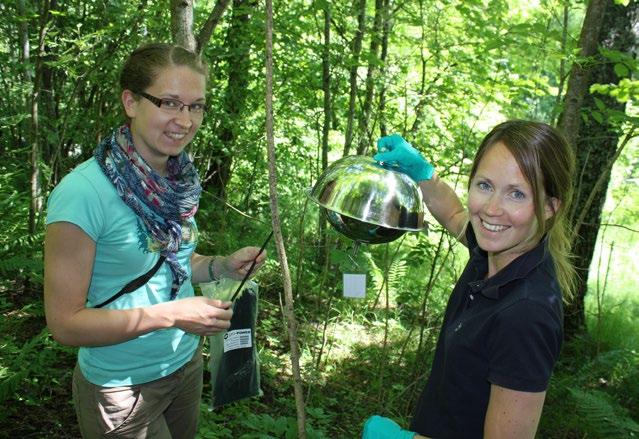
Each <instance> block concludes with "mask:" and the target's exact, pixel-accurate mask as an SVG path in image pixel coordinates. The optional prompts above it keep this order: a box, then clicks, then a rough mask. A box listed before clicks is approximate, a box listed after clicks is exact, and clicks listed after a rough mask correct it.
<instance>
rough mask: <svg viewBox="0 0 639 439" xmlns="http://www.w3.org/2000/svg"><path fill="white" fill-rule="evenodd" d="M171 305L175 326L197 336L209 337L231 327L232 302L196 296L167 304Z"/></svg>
mask: <svg viewBox="0 0 639 439" xmlns="http://www.w3.org/2000/svg"><path fill="white" fill-rule="evenodd" d="M165 304H167V305H168V304H170V305H171V310H170V312H171V313H172V315H173V326H174V327H176V328H180V329H182V330H183V331H186V332H190V333H193V334H196V335H201V336H209V335H214V334H217V333H219V332H221V331H225V330H227V329H228V328H229V327H230V326H231V317H232V316H233V310H232V308H231V305H232V303H231V302H224V301H222V300H218V299H209V298H208V297H202V296H196V297H188V298H186V299H179V300H176V301H173V302H165Z"/></svg>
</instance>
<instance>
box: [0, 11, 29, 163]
mask: <svg viewBox="0 0 639 439" xmlns="http://www.w3.org/2000/svg"><path fill="white" fill-rule="evenodd" d="M16 8H17V13H18V15H19V16H20V17H26V16H27V10H26V7H25V3H24V0H18V1H17V2H16ZM18 40H19V41H20V53H19V59H20V63H21V64H22V65H23V66H25V68H23V69H22V80H23V81H24V83H25V84H29V83H31V81H32V78H31V69H29V68H26V66H27V65H28V64H29V63H30V62H31V46H30V44H29V22H28V21H27V20H25V19H22V20H20V23H19V25H18ZM7 76H9V75H7ZM5 79H6V78H5ZM7 85H8V84H5V86H7ZM30 105H31V103H30V102H29V98H28V97H27V96H26V95H25V97H24V101H23V102H22V109H23V111H24V112H25V113H26V112H30V111H31V109H30ZM27 132H29V121H28V120H27V119H25V120H23V121H22V122H21V123H20V125H19V126H18V136H17V137H18V138H19V139H20V140H19V141H20V145H24V143H23V142H26V141H25V135H26V134H25V133H27ZM3 148H4V145H0V152H1V150H2V149H3Z"/></svg>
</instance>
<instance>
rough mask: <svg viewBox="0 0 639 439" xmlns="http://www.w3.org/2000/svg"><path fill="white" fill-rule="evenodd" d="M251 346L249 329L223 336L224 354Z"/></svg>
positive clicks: (236, 330) (238, 330) (237, 330)
mask: <svg viewBox="0 0 639 439" xmlns="http://www.w3.org/2000/svg"><path fill="white" fill-rule="evenodd" d="M251 346H253V344H252V343H251V330H250V329H234V330H233V331H229V332H227V333H226V334H224V352H228V351H234V350H235V349H243V348H250V347H251Z"/></svg>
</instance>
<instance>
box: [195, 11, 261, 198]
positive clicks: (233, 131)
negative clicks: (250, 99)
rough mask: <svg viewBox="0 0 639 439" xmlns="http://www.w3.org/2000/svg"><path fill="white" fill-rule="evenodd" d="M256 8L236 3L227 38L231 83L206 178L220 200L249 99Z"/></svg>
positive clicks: (224, 102) (229, 83) (229, 82)
mask: <svg viewBox="0 0 639 439" xmlns="http://www.w3.org/2000/svg"><path fill="white" fill-rule="evenodd" d="M256 7H257V2H256V0H233V14H232V18H231V26H230V28H229V31H228V34H227V37H226V47H227V53H228V80H227V86H226V92H225V95H224V101H223V107H222V108H223V111H222V116H221V121H220V124H219V125H218V127H217V133H218V134H217V138H218V140H219V143H215V144H213V145H212V147H211V157H212V160H211V162H212V169H211V170H209V171H208V172H207V173H206V174H207V175H206V176H205V179H204V180H205V187H206V189H207V190H209V191H211V192H212V193H213V194H214V195H216V196H218V197H221V198H224V196H225V192H226V184H227V183H228V181H229V180H230V179H231V166H232V164H233V150H234V149H235V141H236V139H237V133H238V129H239V128H238V127H239V124H240V122H241V117H242V112H243V110H244V105H245V103H246V99H247V93H248V84H249V70H250V66H251V61H250V58H249V57H250V51H251V46H252V37H251V34H250V31H249V29H248V26H247V23H248V22H249V21H250V19H251V11H253V10H255V8H256Z"/></svg>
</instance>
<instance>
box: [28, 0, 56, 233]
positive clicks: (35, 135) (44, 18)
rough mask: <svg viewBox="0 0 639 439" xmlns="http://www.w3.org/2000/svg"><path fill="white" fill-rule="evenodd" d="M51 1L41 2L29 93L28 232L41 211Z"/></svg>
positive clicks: (31, 231)
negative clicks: (42, 112)
mask: <svg viewBox="0 0 639 439" xmlns="http://www.w3.org/2000/svg"><path fill="white" fill-rule="evenodd" d="M50 10H51V2H50V1H49V0H45V1H43V2H42V9H41V10H40V31H39V33H38V53H37V56H36V61H35V76H34V78H33V92H32V94H31V157H30V162H31V182H30V187H31V205H30V207H29V233H30V234H34V233H35V232H36V227H37V220H38V216H39V215H40V213H41V212H42V206H43V199H42V183H41V181H40V178H41V177H40V157H41V144H40V141H41V139H40V119H39V117H40V113H39V107H38V106H39V102H40V92H41V89H42V71H43V67H44V63H43V59H44V56H45V41H46V36H47V32H48V30H49V20H50V18H51V17H50V13H49V11H50Z"/></svg>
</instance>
